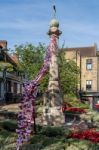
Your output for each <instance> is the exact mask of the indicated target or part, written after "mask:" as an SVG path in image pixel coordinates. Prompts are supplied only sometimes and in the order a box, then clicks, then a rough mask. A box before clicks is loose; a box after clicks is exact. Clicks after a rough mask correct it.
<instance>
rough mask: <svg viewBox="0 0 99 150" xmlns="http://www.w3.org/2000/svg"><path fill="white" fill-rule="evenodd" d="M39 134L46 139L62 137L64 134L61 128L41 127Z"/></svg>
mask: <svg viewBox="0 0 99 150" xmlns="http://www.w3.org/2000/svg"><path fill="white" fill-rule="evenodd" d="M40 134H43V135H46V136H48V137H56V136H62V135H63V134H64V132H63V129H62V128H61V127H50V126H46V127H43V128H42V130H41V132H40Z"/></svg>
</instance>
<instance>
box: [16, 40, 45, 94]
mask: <svg viewBox="0 0 99 150" xmlns="http://www.w3.org/2000/svg"><path fill="white" fill-rule="evenodd" d="M15 52H16V54H17V56H18V58H19V69H20V70H22V71H23V72H24V71H25V73H26V74H27V75H28V78H29V80H33V79H34V78H35V77H36V75H37V74H38V72H39V70H40V69H41V67H42V65H43V61H44V56H45V52H46V49H45V46H44V45H43V44H39V45H38V46H37V47H35V46H33V45H32V44H29V43H26V44H25V45H19V46H17V45H16V46H15ZM47 85H48V75H46V76H45V77H44V79H43V80H42V84H40V86H39V93H41V94H42V93H43V92H44V91H45V89H46V88H47Z"/></svg>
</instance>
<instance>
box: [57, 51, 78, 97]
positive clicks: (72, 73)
mask: <svg viewBox="0 0 99 150" xmlns="http://www.w3.org/2000/svg"><path fill="white" fill-rule="evenodd" d="M65 53H66V52H65V51H64V50H63V49H61V50H60V51H59V74H60V86H61V89H62V91H63V94H64V93H65V94H68V93H69V94H76V90H77V84H78V83H79V78H78V77H79V73H80V70H79V68H78V67H77V65H76V63H75V62H74V61H72V60H68V61H67V60H66V59H65Z"/></svg>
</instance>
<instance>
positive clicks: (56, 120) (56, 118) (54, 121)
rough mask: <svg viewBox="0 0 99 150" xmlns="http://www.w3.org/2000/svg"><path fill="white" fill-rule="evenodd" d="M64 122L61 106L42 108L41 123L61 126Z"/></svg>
mask: <svg viewBox="0 0 99 150" xmlns="http://www.w3.org/2000/svg"><path fill="white" fill-rule="evenodd" d="M64 122H65V118H64V115H63V113H62V110H61V106H55V107H48V108H47V107H46V106H45V107H44V108H43V125H51V126H61V125H63V124H64Z"/></svg>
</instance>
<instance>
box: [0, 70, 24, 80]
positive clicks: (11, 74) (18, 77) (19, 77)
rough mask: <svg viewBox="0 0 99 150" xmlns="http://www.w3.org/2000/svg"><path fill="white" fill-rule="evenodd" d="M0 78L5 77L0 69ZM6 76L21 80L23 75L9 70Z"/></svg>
mask: <svg viewBox="0 0 99 150" xmlns="http://www.w3.org/2000/svg"><path fill="white" fill-rule="evenodd" d="M0 78H3V72H1V71H0ZM6 78H11V79H14V80H19V81H20V80H21V79H22V77H21V76H17V75H16V74H14V73H9V72H6Z"/></svg>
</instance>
